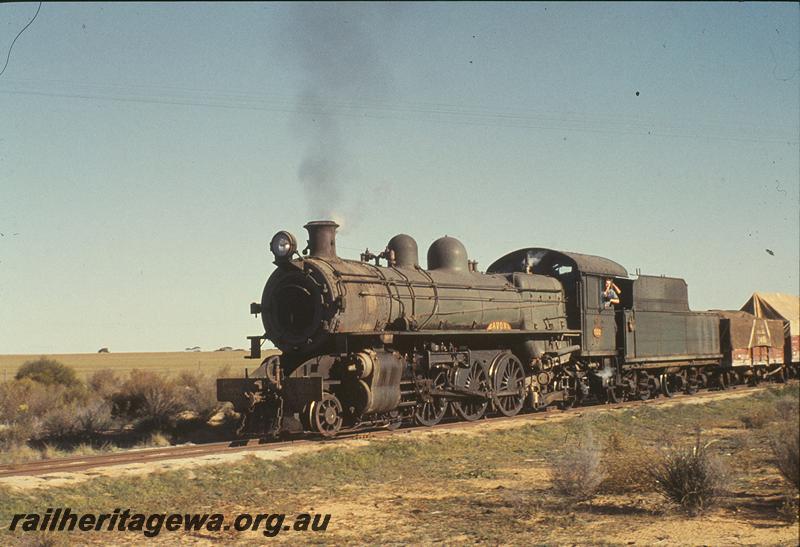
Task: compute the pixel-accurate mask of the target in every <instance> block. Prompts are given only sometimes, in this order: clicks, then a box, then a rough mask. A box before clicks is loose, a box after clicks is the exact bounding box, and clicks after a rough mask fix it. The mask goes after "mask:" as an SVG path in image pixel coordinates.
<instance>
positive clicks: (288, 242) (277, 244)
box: [269, 232, 297, 260]
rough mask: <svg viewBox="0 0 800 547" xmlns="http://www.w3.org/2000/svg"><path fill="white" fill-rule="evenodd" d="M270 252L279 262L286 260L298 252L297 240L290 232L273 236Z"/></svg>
mask: <svg viewBox="0 0 800 547" xmlns="http://www.w3.org/2000/svg"><path fill="white" fill-rule="evenodd" d="M269 250H270V251H272V254H273V255H275V258H276V259H277V260H286V259H288V258H289V257H291V256H292V254H293V253H294V252H295V251H296V250H297V240H296V239H295V238H294V236H293V235H292V234H290V233H289V232H278V233H277V234H275V235H274V236H272V241H270V242H269Z"/></svg>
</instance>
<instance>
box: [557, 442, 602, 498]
mask: <svg viewBox="0 0 800 547" xmlns="http://www.w3.org/2000/svg"><path fill="white" fill-rule="evenodd" d="M602 453H603V448H602V446H601V445H600V443H598V442H597V441H596V440H595V438H594V434H593V433H592V430H591V429H587V430H585V431H583V432H581V433H580V434H579V435H578V437H577V439H575V441H573V442H572V443H570V444H568V445H567V446H566V447H565V448H564V450H563V452H562V453H561V454H560V456H559V457H558V458H555V459H554V463H553V466H552V471H551V475H552V481H553V487H554V488H555V491H556V492H558V493H559V494H560V495H562V496H564V497H565V498H568V499H571V500H575V501H584V500H589V499H591V498H592V497H593V496H594V495H595V493H596V492H597V489H598V487H599V486H600V484H601V483H602V482H603V479H605V472H604V471H603V465H602V461H601V456H602Z"/></svg>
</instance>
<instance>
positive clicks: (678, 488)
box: [650, 434, 725, 514]
mask: <svg viewBox="0 0 800 547" xmlns="http://www.w3.org/2000/svg"><path fill="white" fill-rule="evenodd" d="M650 474H651V477H652V479H653V481H654V482H655V486H656V490H657V491H658V492H659V493H660V494H661V495H663V496H664V497H665V498H667V499H668V500H670V501H672V502H673V503H676V504H677V505H679V506H680V507H681V508H683V509H684V510H685V511H687V512H688V513H689V514H696V513H699V512H702V511H705V510H706V509H709V508H711V507H713V506H714V504H715V503H716V501H717V499H718V498H719V496H720V495H721V494H722V491H723V484H724V483H725V472H724V471H723V469H722V466H721V464H720V462H719V461H718V460H717V459H716V458H715V457H714V456H713V455H712V454H711V452H710V451H709V450H708V444H705V445H703V444H702V443H701V442H700V435H699V434H698V435H697V440H696V441H695V444H694V446H692V447H690V448H678V449H675V450H671V451H670V452H668V453H667V454H665V455H664V456H663V457H662V458H661V460H660V461H656V462H654V464H653V465H652V466H651V468H650Z"/></svg>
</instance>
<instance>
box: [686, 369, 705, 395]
mask: <svg viewBox="0 0 800 547" xmlns="http://www.w3.org/2000/svg"><path fill="white" fill-rule="evenodd" d="M700 382H701V380H700V375H699V374H698V373H697V371H696V370H694V369H692V370H690V371H689V374H688V377H687V378H686V388H685V390H684V391H685V392H686V394H687V395H694V394H695V393H697V390H698V389H699V388H700Z"/></svg>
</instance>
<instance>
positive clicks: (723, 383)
mask: <svg viewBox="0 0 800 547" xmlns="http://www.w3.org/2000/svg"><path fill="white" fill-rule="evenodd" d="M714 380H715V382H714V383H715V384H716V386H717V389H719V390H720V391H725V390H726V389H728V386H730V384H731V379H730V375H729V373H727V372H720V373H718V374H717V375H716V376H715V378H714Z"/></svg>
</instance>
